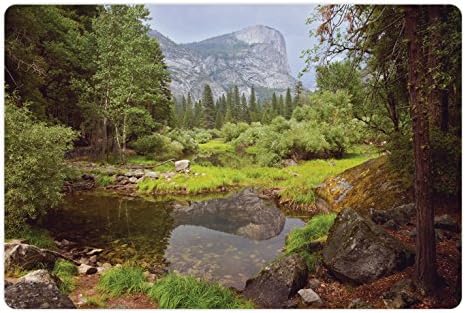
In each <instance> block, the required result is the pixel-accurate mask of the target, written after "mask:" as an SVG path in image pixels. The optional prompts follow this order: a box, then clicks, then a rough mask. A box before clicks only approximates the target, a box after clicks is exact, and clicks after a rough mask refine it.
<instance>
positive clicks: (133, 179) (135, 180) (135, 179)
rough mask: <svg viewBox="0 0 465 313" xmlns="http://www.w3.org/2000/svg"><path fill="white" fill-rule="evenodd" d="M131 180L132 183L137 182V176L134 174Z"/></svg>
mask: <svg viewBox="0 0 465 313" xmlns="http://www.w3.org/2000/svg"><path fill="white" fill-rule="evenodd" d="M129 182H130V183H131V184H135V183H137V178H136V177H134V176H132V177H130V178H129Z"/></svg>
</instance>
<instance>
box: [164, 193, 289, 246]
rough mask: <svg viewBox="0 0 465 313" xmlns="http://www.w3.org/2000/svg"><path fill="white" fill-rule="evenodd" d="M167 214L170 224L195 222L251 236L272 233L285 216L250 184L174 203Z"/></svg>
mask: <svg viewBox="0 0 465 313" xmlns="http://www.w3.org/2000/svg"><path fill="white" fill-rule="evenodd" d="M171 216H172V217H173V219H174V227H176V226H177V225H197V226H203V227H206V228H209V229H214V230H218V231H221V232H225V233H230V234H235V235H239V236H243V237H247V238H250V239H254V240H266V239H269V238H272V237H275V236H276V235H278V234H279V233H280V232H281V231H282V229H283V227H284V223H285V220H286V218H285V216H284V214H283V213H282V212H281V211H280V210H279V208H278V207H277V206H276V204H275V203H274V202H273V201H271V200H267V199H262V198H261V197H259V195H258V194H257V193H256V192H255V191H254V190H253V189H250V188H247V189H244V190H243V191H241V192H239V193H236V194H233V195H231V196H230V197H227V198H222V199H212V200H208V201H203V202H195V203H193V204H191V205H190V206H188V207H176V208H174V209H173V211H172V212H171Z"/></svg>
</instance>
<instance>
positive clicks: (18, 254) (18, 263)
mask: <svg viewBox="0 0 465 313" xmlns="http://www.w3.org/2000/svg"><path fill="white" fill-rule="evenodd" d="M57 258H58V256H57V254H54V253H53V252H51V251H48V250H45V249H40V248H38V247H36V246H33V245H29V244H25V243H19V244H18V243H5V270H6V271H12V270H14V269H15V268H18V267H20V268H22V269H25V270H31V269H35V268H37V266H38V265H39V264H40V265H41V266H42V267H47V268H53V266H54V265H55V261H56V260H57Z"/></svg>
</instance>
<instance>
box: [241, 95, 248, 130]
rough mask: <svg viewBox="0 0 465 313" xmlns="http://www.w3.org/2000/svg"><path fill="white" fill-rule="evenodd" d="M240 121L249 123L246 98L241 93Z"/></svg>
mask: <svg viewBox="0 0 465 313" xmlns="http://www.w3.org/2000/svg"><path fill="white" fill-rule="evenodd" d="M240 119H241V120H242V121H244V122H247V123H250V115H249V107H248V105H247V98H246V97H245V94H244V93H242V96H241V118H240Z"/></svg>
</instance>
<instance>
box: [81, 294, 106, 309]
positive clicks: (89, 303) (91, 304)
mask: <svg viewBox="0 0 465 313" xmlns="http://www.w3.org/2000/svg"><path fill="white" fill-rule="evenodd" d="M106 300H107V298H106V297H105V296H101V295H95V296H90V297H86V298H85V304H84V305H83V307H84V308H105V306H106Z"/></svg>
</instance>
